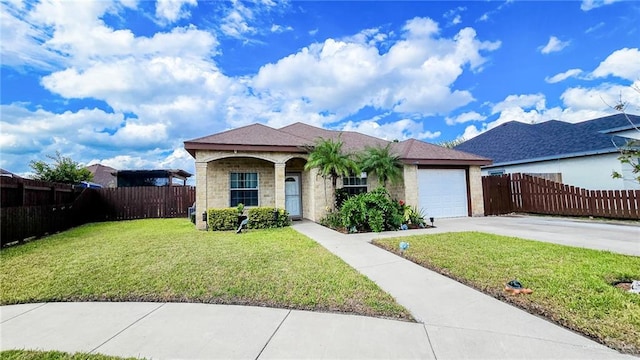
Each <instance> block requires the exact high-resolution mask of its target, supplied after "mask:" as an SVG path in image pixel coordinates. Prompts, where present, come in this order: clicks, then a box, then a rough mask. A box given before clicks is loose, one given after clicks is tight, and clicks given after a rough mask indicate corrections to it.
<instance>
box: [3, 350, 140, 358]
mask: <svg viewBox="0 0 640 360" xmlns="http://www.w3.org/2000/svg"><path fill="white" fill-rule="evenodd" d="M0 359H3V360H122V359H125V358H121V357H117V356H106V355H100V354H87V353H75V354H69V353H65V352H60V351H32V350H6V351H0ZM126 359H136V358H126Z"/></svg>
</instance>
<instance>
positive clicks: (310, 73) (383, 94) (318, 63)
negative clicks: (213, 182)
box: [252, 18, 500, 118]
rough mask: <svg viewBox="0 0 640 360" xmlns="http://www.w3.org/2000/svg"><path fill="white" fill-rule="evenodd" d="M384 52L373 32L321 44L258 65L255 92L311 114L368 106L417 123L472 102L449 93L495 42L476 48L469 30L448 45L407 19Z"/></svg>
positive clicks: (432, 29)
mask: <svg viewBox="0 0 640 360" xmlns="http://www.w3.org/2000/svg"><path fill="white" fill-rule="evenodd" d="M404 30H405V32H404V33H403V35H402V38H401V39H399V40H397V41H396V42H395V43H393V44H392V45H391V46H390V47H389V50H388V51H387V52H386V53H383V54H381V53H380V51H379V50H378V48H377V47H376V45H375V43H376V41H373V42H372V41H370V39H371V38H376V37H377V36H378V35H379V33H378V30H377V29H372V30H370V31H365V32H362V33H360V34H358V35H357V36H354V37H352V38H348V39H345V40H341V41H339V40H334V39H327V40H326V41H324V42H323V43H315V44H312V45H310V46H308V47H306V48H303V49H302V50H301V51H299V52H297V53H295V54H292V55H289V56H287V57H285V58H283V59H280V60H279V61H278V62H276V63H275V64H267V65H264V66H263V67H262V68H261V69H260V71H259V72H258V74H257V76H256V77H255V78H254V79H253V81H252V87H253V88H254V89H255V90H258V91H260V92H263V93H265V94H268V95H269V96H270V97H271V98H272V99H273V100H275V101H276V102H277V103H288V102H291V101H293V100H296V99H299V100H301V101H302V102H303V103H304V104H306V106H305V107H306V108H307V109H308V110H310V111H312V112H316V113H318V112H325V111H331V112H332V113H333V114H335V115H336V116H337V117H338V118H340V117H344V116H347V115H349V114H354V113H356V112H358V111H359V110H360V109H362V108H364V107H367V106H370V107H373V108H376V109H381V110H393V111H396V112H400V113H408V114H421V115H424V116H427V115H432V114H437V113H446V112H449V111H451V110H453V109H456V108H458V107H460V106H463V105H466V104H468V103H470V102H471V101H473V100H474V98H473V95H472V94H471V93H470V92H469V91H467V90H459V89H452V88H453V84H454V82H455V81H456V79H457V78H458V77H459V76H460V75H461V74H462V73H463V71H464V70H465V68H469V69H471V70H474V71H480V70H481V69H482V66H483V65H484V64H485V61H486V59H485V58H484V57H483V55H482V53H483V52H486V51H493V50H495V49H497V48H498V47H499V46H500V43H499V42H486V41H480V40H478V39H477V38H476V33H475V31H474V30H473V29H471V28H465V29H462V30H460V31H459V32H458V34H456V35H455V36H454V38H452V39H451V38H442V37H439V36H438V33H439V30H438V25H437V24H436V23H435V22H434V21H433V20H431V19H426V18H414V19H412V20H409V21H408V22H407V23H406V25H405V26H404Z"/></svg>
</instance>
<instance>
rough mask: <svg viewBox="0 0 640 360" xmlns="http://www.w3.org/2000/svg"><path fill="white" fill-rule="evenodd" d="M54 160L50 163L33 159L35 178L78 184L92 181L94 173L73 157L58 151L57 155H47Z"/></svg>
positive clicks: (31, 165)
mask: <svg viewBox="0 0 640 360" xmlns="http://www.w3.org/2000/svg"><path fill="white" fill-rule="evenodd" d="M47 157H48V158H49V159H51V160H53V164H48V163H46V162H44V161H42V160H39V161H31V162H30V163H29V166H30V167H31V168H32V169H33V171H34V172H35V175H34V176H33V178H34V179H35V180H42V181H50V182H58V183H66V184H77V183H79V182H81V181H92V180H93V174H92V173H91V172H90V171H89V170H87V169H86V168H84V167H82V166H80V164H78V163H77V162H75V161H73V160H72V159H71V158H69V157H66V156H62V155H61V154H60V152H58V151H56V155H55V156H52V155H47Z"/></svg>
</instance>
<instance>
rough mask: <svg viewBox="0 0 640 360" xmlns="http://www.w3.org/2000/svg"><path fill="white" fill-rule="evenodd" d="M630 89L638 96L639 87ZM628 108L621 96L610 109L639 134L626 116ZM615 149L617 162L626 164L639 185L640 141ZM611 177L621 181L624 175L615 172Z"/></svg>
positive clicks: (639, 129) (639, 130) (627, 143)
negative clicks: (617, 154) (622, 117)
mask: <svg viewBox="0 0 640 360" xmlns="http://www.w3.org/2000/svg"><path fill="white" fill-rule="evenodd" d="M631 88H632V89H633V90H635V91H636V92H638V93H639V94H640V87H638V86H632V87H631ZM628 106H629V103H628V102H625V101H624V100H622V96H620V101H619V102H618V103H617V104H616V105H614V106H611V107H612V108H613V109H614V110H616V111H618V112H620V113H621V114H622V115H624V117H625V118H626V119H627V121H629V123H630V124H631V126H633V128H634V129H635V130H636V131H637V132H638V133H640V128H638V126H637V125H636V124H635V123H634V122H633V121H632V120H631V119H630V118H629V115H628V114H627V107H628ZM614 145H615V143H614ZM616 147H617V148H618V151H620V156H618V160H620V162H621V163H622V165H623V166H624V165H625V164H627V165H629V166H630V167H631V173H632V174H633V175H632V176H633V181H635V182H637V183H640V140H637V139H629V140H627V142H626V143H625V144H624V145H623V146H617V145H616ZM611 177H613V178H614V179H623V178H624V175H623V174H621V173H619V172H617V171H613V172H612V173H611Z"/></svg>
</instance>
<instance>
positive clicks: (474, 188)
mask: <svg viewBox="0 0 640 360" xmlns="http://www.w3.org/2000/svg"><path fill="white" fill-rule="evenodd" d="M469 195H470V198H471V216H484V196H483V192H482V173H481V170H480V166H469Z"/></svg>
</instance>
